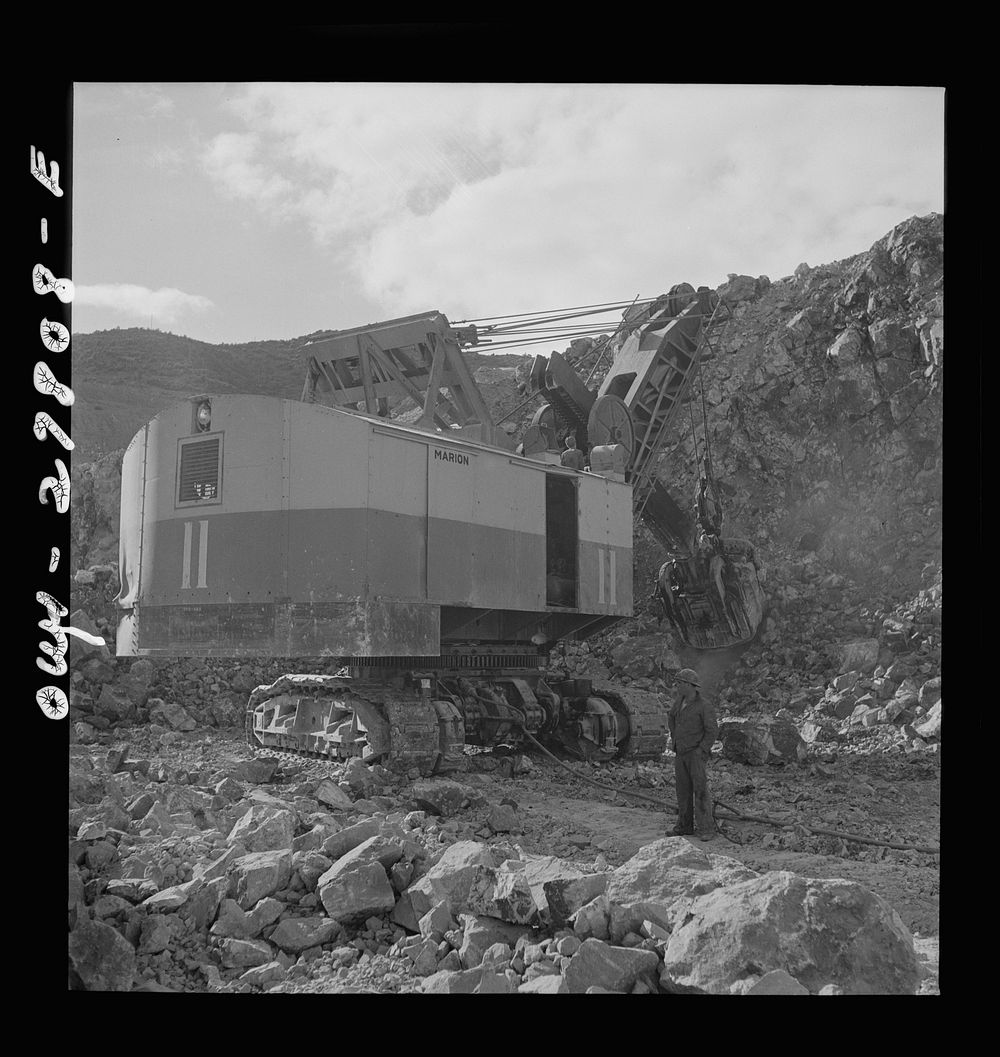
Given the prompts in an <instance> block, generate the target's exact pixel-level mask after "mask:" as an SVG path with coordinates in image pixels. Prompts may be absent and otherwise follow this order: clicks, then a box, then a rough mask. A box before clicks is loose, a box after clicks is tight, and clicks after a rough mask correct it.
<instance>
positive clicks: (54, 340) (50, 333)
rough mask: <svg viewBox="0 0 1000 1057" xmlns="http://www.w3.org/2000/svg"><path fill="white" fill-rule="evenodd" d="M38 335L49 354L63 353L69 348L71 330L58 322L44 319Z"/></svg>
mask: <svg viewBox="0 0 1000 1057" xmlns="http://www.w3.org/2000/svg"><path fill="white" fill-rule="evenodd" d="M38 333H39V335H41V339H42V344H43V345H44V346H45V347H46V348H47V349H48V350H49V352H62V351H63V349H66V348H68V347H69V330H68V329H67V328H66V327H65V326H63V324H62V323H59V322H58V321H56V320H49V319H43V320H42V322H41V323H40V324H39V326H38Z"/></svg>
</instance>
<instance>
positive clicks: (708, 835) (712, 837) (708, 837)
mask: <svg viewBox="0 0 1000 1057" xmlns="http://www.w3.org/2000/svg"><path fill="white" fill-rule="evenodd" d="M716 836H717V834H716V833H715V831H714V830H713V831H712V832H711V833H699V834H698V839H699V840H715V838H716Z"/></svg>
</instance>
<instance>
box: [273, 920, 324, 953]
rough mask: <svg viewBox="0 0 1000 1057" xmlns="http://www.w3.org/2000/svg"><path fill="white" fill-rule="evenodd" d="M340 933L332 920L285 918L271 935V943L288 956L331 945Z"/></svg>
mask: <svg viewBox="0 0 1000 1057" xmlns="http://www.w3.org/2000/svg"><path fill="white" fill-rule="evenodd" d="M338 931H339V926H338V924H337V922H336V921H334V920H333V919H332V918H321V917H311V918H285V920H284V921H282V922H280V923H279V924H278V927H277V928H276V929H275V930H274V932H272V933H271V937H270V939H271V943H273V944H274V945H275V946H276V947H280V948H281V949H282V950H283V951H285V952H286V953H288V954H299V953H300V952H301V951H304V950H306V949H307V948H309V947H318V946H320V945H321V944H323V943H329V942H330V940H331V939H333V937H334V936H336V934H337V933H338Z"/></svg>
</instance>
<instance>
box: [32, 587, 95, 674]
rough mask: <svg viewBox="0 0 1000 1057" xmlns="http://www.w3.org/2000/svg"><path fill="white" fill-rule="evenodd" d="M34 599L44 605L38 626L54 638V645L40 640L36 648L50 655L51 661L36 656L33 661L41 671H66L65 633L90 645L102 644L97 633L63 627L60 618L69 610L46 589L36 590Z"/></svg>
mask: <svg viewBox="0 0 1000 1057" xmlns="http://www.w3.org/2000/svg"><path fill="white" fill-rule="evenodd" d="M35 600H36V601H37V602H38V604H39V605H43V606H45V613H46V616H45V619H44V620H40V621H39V622H38V626H39V627H40V628H41V629H42V631H44V632H45V633H46V635H51V636H52V638H53V639H55V645H54V646H53V645H52V643H50V642H40V643H39V644H38V648H39V649H40V650H41V651H42V653H44V654H46V655H47V656H48V657H51V658H52V660H51V662H49V661H46V660H44V659H43V658H42V657H36V658H35V663H36V664H37V665H38V667H39V668H41V669H42V671H43V672H48V673H49V675H65V674H66V671H67V665H66V659H65V658H66V651H67V649H69V641H68V639H67V638H66V636H67V635H75V636H76V637H77V638H78V639H82V640H83V641H84V642H88V643H90V645H91V646H103V645H104V644H105V643H104V639H102V638H101V637H100V636H99V635H91V634H90V632H88V631H82V630H81V629H80V628H74V627H65V628H64V627H63V626H62V618H63V617H64V616H66V614H67V613H68V612H69V610H68V609H67V608H66V607H65V606H64V605H63V604H62V603H61V602H59V601H57V600H56V599H55V598H53V597H52V595H50V594H49V593H48V591H38V592H37V593H36V594H35Z"/></svg>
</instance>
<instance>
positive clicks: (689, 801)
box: [667, 668, 719, 840]
mask: <svg viewBox="0 0 1000 1057" xmlns="http://www.w3.org/2000/svg"><path fill="white" fill-rule="evenodd" d="M677 682H678V685H679V688H680V697H678V699H677V701H676V703H675V704H674V707H673V708H672V709H671V710H670V715H669V716H668V717H667V726H668V727H669V728H670V737H671V739H672V741H673V743H674V753H675V754H676V755H675V756H674V776H675V778H676V780H677V813H678V819H677V825H676V826H675V827H674V829H673V833H674V834H675V835H677V836H682V835H686V834H692V833H695V832H696V831H697V834H698V836H699V837H700V838H701V839H702V840H711V839H712V838H713V837H714V836H715V818H714V817H713V815H712V795H711V793H710V792H709V789H708V774H707V769H706V765H707V763H708V759H709V755H710V754H711V751H712V745H713V744H714V743H715V738H716V735H717V734H718V733H719V724H718V723H717V722H716V719H715V709H714V708H713V707H712V705H711V703H710V702H709V701H707V700H706V699H705V698H704V697H702V696H701V683H700V680H699V678H698V673H697V672H696V671H694V670H693V669H692V668H682V669H681V670H680V671H679V672H678V673H677Z"/></svg>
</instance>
